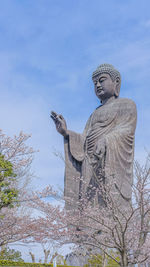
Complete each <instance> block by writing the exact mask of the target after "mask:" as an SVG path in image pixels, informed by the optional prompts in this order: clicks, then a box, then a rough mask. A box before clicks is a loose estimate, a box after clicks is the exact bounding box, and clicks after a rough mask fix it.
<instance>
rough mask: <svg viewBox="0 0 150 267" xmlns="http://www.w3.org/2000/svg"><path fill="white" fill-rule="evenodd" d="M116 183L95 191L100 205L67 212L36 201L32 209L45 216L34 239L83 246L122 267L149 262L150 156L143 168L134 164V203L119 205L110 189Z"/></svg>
mask: <svg viewBox="0 0 150 267" xmlns="http://www.w3.org/2000/svg"><path fill="white" fill-rule="evenodd" d="M113 183H114V181H112V179H110V181H109V182H107V183H105V184H104V183H101V184H99V188H97V189H96V190H99V192H100V194H101V195H102V198H103V200H104V204H103V205H101V206H99V205H97V206H95V205H93V204H92V203H91V202H88V201H83V202H82V205H81V203H79V204H80V205H79V207H80V208H78V209H77V208H76V209H74V207H72V210H70V211H66V210H65V208H63V207H62V206H54V205H52V204H51V203H47V202H44V201H43V200H42V199H36V200H35V201H33V202H32V207H33V208H34V209H38V210H40V211H41V213H42V216H41V215H40V216H39V217H38V218H37V225H38V227H39V233H38V236H36V235H35V239H36V240H38V239H39V240H43V241H44V240H45V242H47V241H48V240H50V239H53V240H56V241H58V242H60V243H62V244H64V243H74V244H76V245H82V246H84V247H86V248H87V249H89V250H90V251H91V253H93V254H94V253H97V252H99V253H102V252H103V253H104V254H105V255H107V256H108V257H110V258H111V259H113V260H114V261H116V262H117V263H118V264H119V265H120V266H121V267H127V266H130V265H131V264H142V263H146V262H149V261H150V187H149V185H150V156H148V158H147V161H146V164H145V165H144V166H141V165H140V164H139V163H138V162H135V166H134V184H133V185H132V202H131V201H126V202H124V204H122V205H120V202H119V201H116V199H117V198H116V195H115V194H114V192H113V190H111V189H112V188H113ZM54 195H56V192H55V193H54ZM92 251H93V252H92ZM112 251H113V253H112ZM118 257H119V258H118Z"/></svg>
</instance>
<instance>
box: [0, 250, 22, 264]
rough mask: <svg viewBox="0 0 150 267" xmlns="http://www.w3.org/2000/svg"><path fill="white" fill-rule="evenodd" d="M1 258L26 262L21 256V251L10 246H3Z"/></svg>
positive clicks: (0, 252) (0, 253)
mask: <svg viewBox="0 0 150 267" xmlns="http://www.w3.org/2000/svg"><path fill="white" fill-rule="evenodd" d="M0 260H8V261H16V262H24V260H23V259H22V258H21V252H20V251H16V250H14V249H10V248H7V247H5V248H2V249H1V251H0Z"/></svg>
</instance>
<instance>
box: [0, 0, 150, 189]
mask: <svg viewBox="0 0 150 267" xmlns="http://www.w3.org/2000/svg"><path fill="white" fill-rule="evenodd" d="M149 11H150V1H149V0H143V1H141V0H126V1H121V0H107V1H105V0H93V1H90V0H5V1H0V91H1V105H0V122H1V126H0V128H2V129H3V130H4V132H5V133H6V134H8V135H11V136H13V135H14V134H17V133H19V132H20V130H23V131H24V132H26V133H31V134H32V138H31V140H30V142H29V144H30V145H32V146H33V147H34V148H35V149H39V150H40V152H39V153H37V154H36V156H35V160H34V162H33V168H32V169H33V171H34V173H35V175H36V176H37V177H38V178H36V179H33V181H32V187H34V188H36V189H38V188H42V187H44V186H46V185H48V184H53V185H59V186H61V187H63V179H64V178H63V177H64V175H63V171H64V164H63V162H62V161H61V159H59V158H57V157H56V156H55V155H54V153H53V152H54V151H59V152H61V153H63V140H62V138H61V136H60V135H58V133H57V132H56V131H55V127H54V124H53V122H52V121H51V120H50V118H49V114H50V111H51V110H55V111H56V112H58V113H62V114H63V116H64V117H65V118H66V120H67V124H68V128H69V129H72V130H74V131H77V132H82V130H83V129H84V126H85V123H86V120H87V119H88V117H89V115H90V114H91V113H92V112H93V110H94V109H95V108H96V107H97V106H98V104H99V102H98V99H97V98H96V96H95V94H94V89H93V83H92V79H91V75H92V72H93V71H94V70H95V68H96V67H97V66H98V65H99V64H101V63H105V62H107V63H110V64H113V65H114V66H115V67H116V68H118V70H119V71H120V72H121V76H122V87H121V94H120V96H121V97H128V98H131V99H133V100H134V101H135V102H136V104H137V108H138V124H137V130H136V141H135V158H137V159H139V160H141V161H142V160H143V159H144V156H145V151H144V149H145V148H146V149H147V150H149V145H150V138H149V136H150V123H149V122H150V120H149V114H150V105H149V102H150V93H149V90H150V78H149V77H150V12H149Z"/></svg>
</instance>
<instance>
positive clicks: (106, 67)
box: [92, 63, 121, 83]
mask: <svg viewBox="0 0 150 267" xmlns="http://www.w3.org/2000/svg"><path fill="white" fill-rule="evenodd" d="M101 73H108V74H109V75H110V77H111V78H112V80H113V81H114V80H116V79H119V80H120V83H121V75H120V72H119V71H118V70H116V69H115V68H114V66H113V65H111V64H107V63H104V64H101V65H100V66H98V67H97V69H96V70H95V71H94V72H93V74H92V79H93V78H94V77H96V76H97V75H99V74H101Z"/></svg>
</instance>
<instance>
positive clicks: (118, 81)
mask: <svg viewBox="0 0 150 267" xmlns="http://www.w3.org/2000/svg"><path fill="white" fill-rule="evenodd" d="M115 83H116V89H115V97H118V96H119V93H120V78H119V77H117V78H116V81H115Z"/></svg>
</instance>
